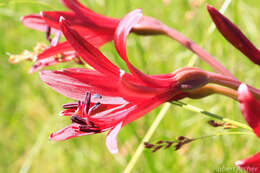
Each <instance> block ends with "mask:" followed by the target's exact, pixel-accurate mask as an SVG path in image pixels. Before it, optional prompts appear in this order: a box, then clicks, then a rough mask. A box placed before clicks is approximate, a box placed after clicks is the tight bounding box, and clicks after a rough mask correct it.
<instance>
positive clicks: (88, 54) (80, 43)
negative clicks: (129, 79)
mask: <svg viewBox="0 0 260 173" xmlns="http://www.w3.org/2000/svg"><path fill="white" fill-rule="evenodd" d="M60 25H61V29H62V32H63V34H64V35H65V37H66V39H67V40H68V42H69V43H70V44H71V46H72V47H73V48H74V49H75V50H76V51H77V52H78V54H79V55H80V56H81V57H82V59H84V61H86V62H87V63H88V64H89V65H90V66H92V67H93V68H95V69H96V70H97V71H99V72H101V73H104V74H107V75H116V76H118V75H119V68H118V67H117V66H115V65H114V64H113V63H111V62H110V61H109V60H108V59H107V58H106V57H105V56H104V55H103V54H102V53H101V52H100V51H99V50H98V49H97V48H96V47H94V46H93V45H91V44H90V43H89V42H88V41H87V40H85V39H84V38H83V37H81V36H80V35H79V33H78V32H76V31H75V30H73V29H70V28H69V26H68V24H67V23H66V22H65V19H63V20H61V22H60Z"/></svg>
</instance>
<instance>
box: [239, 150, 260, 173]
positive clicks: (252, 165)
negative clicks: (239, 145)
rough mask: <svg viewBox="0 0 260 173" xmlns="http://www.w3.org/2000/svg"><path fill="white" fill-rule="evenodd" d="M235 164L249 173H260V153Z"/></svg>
mask: <svg viewBox="0 0 260 173" xmlns="http://www.w3.org/2000/svg"><path fill="white" fill-rule="evenodd" d="M235 164H236V166H238V167H240V168H241V169H243V170H245V171H248V172H249V173H260V152H258V153H257V154H255V155H253V156H250V157H249V158H246V159H243V160H239V161H236V163H235Z"/></svg>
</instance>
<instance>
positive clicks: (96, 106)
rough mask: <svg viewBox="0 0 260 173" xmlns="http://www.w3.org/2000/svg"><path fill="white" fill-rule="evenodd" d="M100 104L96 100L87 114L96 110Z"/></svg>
mask: <svg viewBox="0 0 260 173" xmlns="http://www.w3.org/2000/svg"><path fill="white" fill-rule="evenodd" d="M100 105H101V103H100V102H97V103H96V104H94V105H93V106H92V107H91V108H90V109H89V111H88V114H89V115H90V114H91V112H92V111H94V110H96V109H97V108H98V107H99V106H100Z"/></svg>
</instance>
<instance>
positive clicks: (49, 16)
mask: <svg viewBox="0 0 260 173" xmlns="http://www.w3.org/2000/svg"><path fill="white" fill-rule="evenodd" d="M61 3H62V4H64V6H65V7H67V8H68V9H70V11H68V12H66V11H43V12H41V14H40V15H39V14H31V15H27V16H24V17H23V18H22V23H23V24H24V25H25V26H27V27H30V28H32V29H36V30H40V31H43V32H46V36H47V39H48V40H49V41H51V38H50V33H53V34H55V35H57V34H59V32H60V31H61V29H60V26H59V18H60V16H63V17H64V18H66V19H67V20H68V21H70V24H71V27H72V28H73V29H75V30H76V31H78V32H79V33H80V35H81V36H83V37H84V38H85V39H87V40H88V41H89V42H90V43H91V44H93V45H94V46H96V47H99V46H102V45H103V44H105V43H107V42H109V41H111V40H113V36H114V31H115V29H116V26H117V25H118V23H119V21H120V20H119V19H115V18H109V17H106V16H103V15H100V14H97V13H95V12H94V11H91V10H90V9H88V8H86V7H85V6H83V5H82V4H80V3H79V2H78V1H77V0H61ZM57 55H58V57H59V58H57ZM68 57H69V58H68ZM76 57H78V56H77V53H76V52H75V51H74V49H73V48H72V47H71V45H70V44H69V43H68V42H67V41H65V42H62V43H58V42H56V43H55V44H51V46H50V48H48V49H46V50H45V51H43V52H42V53H41V54H39V55H38V56H37V58H36V60H35V65H34V66H33V67H32V69H31V71H30V72H34V71H36V70H38V69H41V68H43V67H45V66H48V65H54V64H56V63H59V62H61V61H62V62H64V61H68V60H71V59H74V58H76ZM57 59H59V60H57Z"/></svg>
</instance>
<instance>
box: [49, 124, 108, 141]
mask: <svg viewBox="0 0 260 173" xmlns="http://www.w3.org/2000/svg"><path fill="white" fill-rule="evenodd" d="M79 127H80V124H77V123H72V124H71V125H69V126H67V127H65V128H63V129H61V130H59V131H57V132H54V133H52V134H51V135H50V140H52V141H63V140H67V139H70V138H73V137H79V136H86V135H91V134H95V133H96V132H82V131H80V130H79ZM106 130H107V129H104V130H102V131H101V132H104V131H106Z"/></svg>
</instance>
